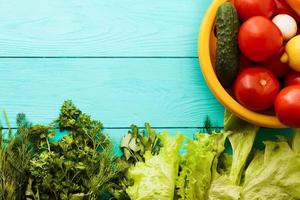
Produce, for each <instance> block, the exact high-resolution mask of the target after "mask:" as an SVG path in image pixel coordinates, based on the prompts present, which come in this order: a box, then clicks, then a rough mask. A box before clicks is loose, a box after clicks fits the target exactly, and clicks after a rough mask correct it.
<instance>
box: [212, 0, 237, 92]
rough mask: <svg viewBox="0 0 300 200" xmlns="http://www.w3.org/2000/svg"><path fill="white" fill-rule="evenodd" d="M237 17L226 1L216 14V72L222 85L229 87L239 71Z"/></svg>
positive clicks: (232, 7) (234, 10)
mask: <svg viewBox="0 0 300 200" xmlns="http://www.w3.org/2000/svg"><path fill="white" fill-rule="evenodd" d="M239 26H240V23H239V18H238V14H237V11H236V9H235V7H234V6H233V5H232V4H231V3H229V2H226V3H224V4H222V5H221V6H220V7H219V9H218V11H217V15H216V36H217V52H216V65H215V66H216V69H215V70H216V74H217V76H218V78H219V81H220V83H221V84H222V85H223V86H224V87H226V88H227V87H230V86H231V85H232V83H233V82H234V80H235V79H236V76H237V74H238V72H239V47H238V33H239Z"/></svg>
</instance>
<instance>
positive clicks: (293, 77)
mask: <svg viewBox="0 0 300 200" xmlns="http://www.w3.org/2000/svg"><path fill="white" fill-rule="evenodd" d="M297 84H299V85H300V72H297V71H291V72H290V73H288V75H286V76H285V78H284V86H291V85H297Z"/></svg>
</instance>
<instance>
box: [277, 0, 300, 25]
mask: <svg viewBox="0 0 300 200" xmlns="http://www.w3.org/2000/svg"><path fill="white" fill-rule="evenodd" d="M274 2H275V5H276V12H275V14H276V15H278V14H288V15H290V16H292V17H293V18H294V19H295V20H296V21H297V22H298V21H300V16H299V15H298V14H297V13H296V12H295V11H294V10H293V9H292V8H291V7H290V5H289V4H288V3H287V2H286V0H274Z"/></svg>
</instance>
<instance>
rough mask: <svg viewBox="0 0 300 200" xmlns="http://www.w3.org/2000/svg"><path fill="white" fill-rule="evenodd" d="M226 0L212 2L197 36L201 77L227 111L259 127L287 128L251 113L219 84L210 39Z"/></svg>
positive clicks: (268, 117)
mask: <svg viewBox="0 0 300 200" xmlns="http://www.w3.org/2000/svg"><path fill="white" fill-rule="evenodd" d="M226 1H227V0H213V1H212V3H211V5H210V7H209V9H208V10H207V12H206V14H205V16H204V18H203V21H202V25H201V26H200V31H199V35H198V57H199V62H200V68H201V70H202V75H203V77H204V79H205V81H206V83H207V85H208V87H209V89H210V90H211V92H212V93H213V94H214V96H215V97H216V98H217V99H218V101H219V102H220V103H221V104H223V106H225V108H227V109H228V110H229V111H231V112H232V113H234V114H236V115H237V116H238V117H240V118H241V119H243V120H245V121H248V122H250V123H253V124H256V125H258V126H261V127H268V128H288V127H287V126H285V125H284V124H282V123H281V122H280V121H279V120H278V118H277V117H275V116H270V115H264V114H261V113H257V112H253V111H251V110H249V109H247V108H245V107H244V106H242V105H241V104H239V103H238V102H237V101H236V100H235V99H234V98H233V97H232V96H230V95H229V94H228V92H227V91H226V90H225V89H224V88H223V86H222V85H221V83H220V82H219V80H218V78H217V76H216V73H215V71H214V68H213V65H212V62H211V58H210V37H211V35H210V34H211V33H212V28H213V26H214V22H215V16H216V12H217V9H218V8H219V6H220V5H221V4H222V3H224V2H226Z"/></svg>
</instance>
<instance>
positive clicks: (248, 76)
mask: <svg viewBox="0 0 300 200" xmlns="http://www.w3.org/2000/svg"><path fill="white" fill-rule="evenodd" d="M278 92H279V82H278V80H277V79H276V78H275V76H274V75H273V74H272V72H270V71H269V70H267V69H265V68H262V67H253V68H248V69H245V70H244V71H242V72H241V73H240V74H239V76H238V78H237V79H236V82H235V84H234V94H235V97H236V99H237V101H238V102H239V103H240V104H242V105H243V106H245V107H246V108H248V109H250V110H253V111H264V110H267V109H269V108H271V107H272V105H273V103H274V100H275V98H276V96H277V94H278Z"/></svg>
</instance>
